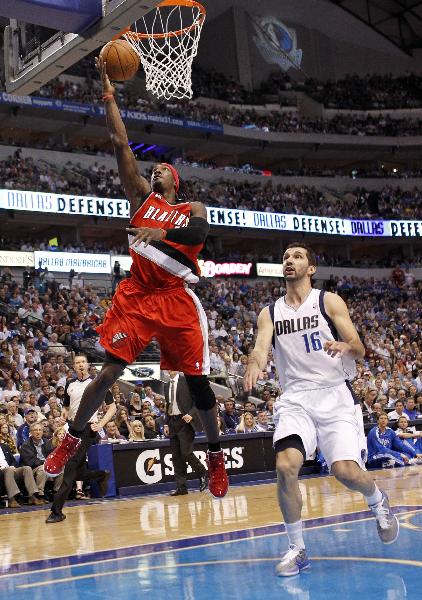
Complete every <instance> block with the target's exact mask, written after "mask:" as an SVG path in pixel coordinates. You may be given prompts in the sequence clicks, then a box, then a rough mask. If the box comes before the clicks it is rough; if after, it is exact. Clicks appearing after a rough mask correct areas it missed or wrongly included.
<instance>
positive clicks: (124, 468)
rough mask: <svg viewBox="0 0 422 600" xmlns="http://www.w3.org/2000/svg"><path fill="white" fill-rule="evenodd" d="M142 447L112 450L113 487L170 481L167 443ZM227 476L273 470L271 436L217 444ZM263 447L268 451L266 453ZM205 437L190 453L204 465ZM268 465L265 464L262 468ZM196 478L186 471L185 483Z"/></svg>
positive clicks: (171, 472)
mask: <svg viewBox="0 0 422 600" xmlns="http://www.w3.org/2000/svg"><path fill="white" fill-rule="evenodd" d="M148 446H149V447H147V448H145V447H144V445H143V443H142V442H141V443H138V444H136V445H134V444H131V445H130V446H129V445H126V444H125V445H123V444H122V445H119V446H116V445H115V446H114V447H113V463H114V472H115V477H116V487H117V488H121V487H131V486H138V485H150V484H153V483H165V482H167V481H174V468H173V460H172V455H171V451H170V446H169V443H168V442H160V441H157V443H156V445H155V447H151V446H152V443H151V444H148ZM221 446H222V448H223V451H224V454H225V461H226V469H227V472H228V473H229V474H233V475H235V474H236V475H237V474H242V473H257V472H263V471H271V470H274V469H275V459H274V451H273V449H272V435H271V436H267V437H264V436H263V435H262V434H256V435H255V434H247V435H244V436H240V435H233V436H227V437H225V438H224V439H222V440H221ZM266 446H268V449H267V450H266ZM206 452H207V444H206V441H205V437H196V438H195V446H194V453H195V455H196V456H197V457H198V458H199V460H200V461H201V462H202V463H203V464H204V466H205V465H206V463H205V459H206ZM266 461H268V464H266ZM196 477H197V476H196V474H195V473H192V471H191V468H190V467H188V479H195V478H196Z"/></svg>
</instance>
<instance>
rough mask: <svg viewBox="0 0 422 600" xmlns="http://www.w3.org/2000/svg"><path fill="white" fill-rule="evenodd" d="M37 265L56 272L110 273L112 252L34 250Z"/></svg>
mask: <svg viewBox="0 0 422 600" xmlns="http://www.w3.org/2000/svg"><path fill="white" fill-rule="evenodd" d="M34 261H35V267H36V268H37V269H38V268H39V267H41V268H42V269H45V267H47V269H48V270H49V271H53V272H55V273H68V272H69V271H70V269H74V270H75V271H76V273H107V275H110V272H111V263H110V254H84V253H79V252H38V251H37V252H34Z"/></svg>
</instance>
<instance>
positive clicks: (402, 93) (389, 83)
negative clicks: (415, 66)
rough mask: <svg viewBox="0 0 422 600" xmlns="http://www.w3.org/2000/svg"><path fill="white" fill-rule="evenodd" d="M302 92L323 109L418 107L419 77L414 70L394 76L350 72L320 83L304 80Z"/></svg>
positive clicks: (420, 94)
mask: <svg viewBox="0 0 422 600" xmlns="http://www.w3.org/2000/svg"><path fill="white" fill-rule="evenodd" d="M303 91H304V92H305V93H306V94H308V95H309V96H311V97H312V98H314V100H317V101H318V102H321V103H322V104H324V106H326V107H327V108H343V109H351V110H383V109H397V108H420V107H421V106H422V77H420V76H419V75H415V74H414V73H407V74H405V75H401V76H397V77H395V76H393V75H391V74H388V75H379V74H371V75H366V76H359V75H356V74H354V75H348V76H347V77H345V78H344V79H338V80H336V81H332V80H328V81H323V82H321V81H317V80H316V79H308V80H306V81H305V83H304V85H303Z"/></svg>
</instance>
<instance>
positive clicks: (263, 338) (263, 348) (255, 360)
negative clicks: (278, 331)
mask: <svg viewBox="0 0 422 600" xmlns="http://www.w3.org/2000/svg"><path fill="white" fill-rule="evenodd" d="M273 334H274V325H273V322H272V319H271V316H270V309H269V308H268V306H266V307H265V308H263V309H262V310H261V312H260V313H259V317H258V336H257V338H256V342H255V348H254V349H253V350H252V352H251V353H250V355H249V359H248V366H247V367H246V373H245V377H244V380H243V386H244V388H245V390H246V391H249V390H251V389H252V388H253V387H254V385H255V384H256V382H257V381H258V378H259V376H260V373H261V371H263V370H264V369H265V367H266V364H267V358H268V352H269V351H270V348H271V340H272V338H273Z"/></svg>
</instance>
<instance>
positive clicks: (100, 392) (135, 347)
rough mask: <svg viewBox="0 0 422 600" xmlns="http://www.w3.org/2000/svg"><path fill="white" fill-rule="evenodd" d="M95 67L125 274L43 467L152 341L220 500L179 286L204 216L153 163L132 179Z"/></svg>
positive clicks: (219, 456)
mask: <svg viewBox="0 0 422 600" xmlns="http://www.w3.org/2000/svg"><path fill="white" fill-rule="evenodd" d="M96 66H97V69H98V71H99V73H100V75H101V79H102V83H103V93H104V96H103V99H104V102H105V113H106V120H107V127H108V130H109V133H110V136H111V140H112V142H113V146H114V151H115V154H116V158H117V163H118V168H119V175H120V179H121V182H122V184H123V186H124V189H125V192H126V196H127V198H128V200H129V202H130V213H131V222H130V227H129V228H128V229H127V231H128V233H129V251H130V254H131V256H132V259H133V264H132V268H131V275H132V276H131V278H130V279H125V280H123V281H122V282H121V283H120V284H119V286H118V288H117V290H116V293H115V294H114V296H113V304H112V306H111V308H110V309H109V310H108V311H107V314H106V315H105V318H104V322H103V323H102V325H100V326H99V327H98V331H99V333H100V342H101V344H102V346H103V347H104V348H105V350H106V360H105V362H104V365H103V367H102V370H101V372H100V373H99V374H98V376H97V377H96V378H95V379H94V380H93V381H92V383H90V384H89V385H88V386H87V388H86V390H85V392H84V394H83V396H82V400H81V403H80V406H79V409H78V411H77V413H76V416H75V419H74V421H73V423H72V425H71V427H70V428H69V432H68V433H67V434H66V436H65V438H64V440H63V442H62V443H61V444H60V446H58V447H57V448H56V450H55V451H54V452H52V453H51V454H50V455H49V457H48V458H47V460H46V461H45V463H44V469H45V470H46V472H47V473H48V474H50V475H58V474H59V473H60V472H61V471H62V470H63V468H64V465H65V464H66V462H67V461H68V460H69V458H70V457H71V456H72V455H73V454H74V452H76V450H77V447H78V445H79V443H80V440H79V434H80V432H82V431H83V429H84V427H85V426H86V423H87V422H88V420H89V419H90V417H91V416H92V414H93V413H94V412H95V411H96V410H97V409H98V407H99V406H100V405H101V403H102V402H103V400H104V397H105V395H106V393H107V390H108V389H109V388H110V387H111V386H112V385H113V383H114V382H115V381H116V380H117V379H118V378H119V377H120V376H121V374H122V373H123V370H124V368H125V367H126V365H128V364H130V363H131V362H133V361H134V360H135V358H136V357H137V356H138V354H139V353H140V352H141V351H142V350H143V349H144V348H145V346H146V345H147V344H148V343H149V342H150V340H151V338H152V337H155V338H157V340H158V341H159V342H160V346H161V367H162V368H163V369H168V370H171V371H181V372H183V373H184V374H185V377H186V381H187V383H188V385H189V390H190V393H191V395H192V398H193V401H194V404H195V406H196V408H197V410H198V413H199V416H200V417H201V421H202V424H203V426H204V430H205V432H206V434H207V439H208V474H209V489H210V491H211V493H212V494H213V495H214V496H216V497H218V498H220V497H222V496H224V495H225V494H226V493H227V490H228V478H227V474H226V470H225V466H224V455H223V451H222V450H221V447H220V442H219V431H218V427H217V418H216V417H217V412H216V400H215V395H214V392H213V391H212V389H211V387H210V384H209V381H208V378H207V377H206V375H207V374H208V373H209V352H208V325H207V319H206V316H205V312H204V309H203V308H202V306H201V303H200V301H199V300H198V298H197V297H196V296H195V294H194V293H193V292H192V290H190V289H189V288H188V287H187V284H188V283H195V282H196V281H198V275H199V267H198V263H197V257H198V253H199V252H200V250H201V249H202V246H203V244H204V242H205V239H206V237H207V234H208V231H209V224H208V222H207V212H206V209H205V206H204V205H203V204H202V203H201V202H179V201H178V198H177V193H178V191H179V176H178V173H177V171H176V169H175V168H174V167H173V166H171V165H169V164H167V163H161V164H158V165H155V166H154V168H153V171H152V176H151V182H148V181H147V180H146V179H145V178H144V177H142V176H140V175H139V173H138V168H137V164H136V160H135V157H134V155H133V153H132V151H131V149H130V148H129V145H128V138H127V133H126V129H125V126H124V124H123V121H122V118H121V115H120V112H119V109H118V107H117V104H116V101H115V97H114V93H115V90H114V87H113V86H112V85H111V83H110V81H109V78H108V76H107V74H106V68H105V63H104V62H103V60H102V58H101V57H99V58H98V59H96Z"/></svg>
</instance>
